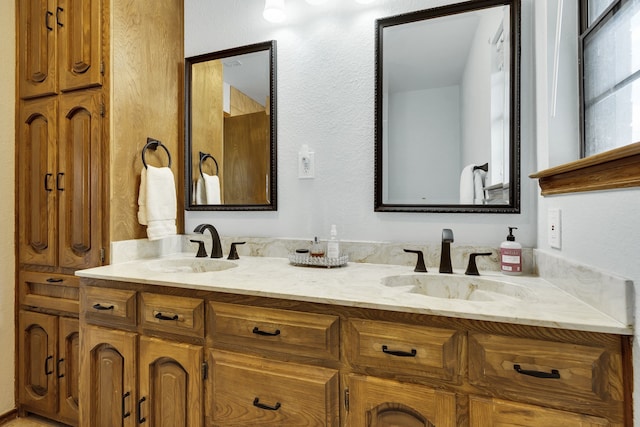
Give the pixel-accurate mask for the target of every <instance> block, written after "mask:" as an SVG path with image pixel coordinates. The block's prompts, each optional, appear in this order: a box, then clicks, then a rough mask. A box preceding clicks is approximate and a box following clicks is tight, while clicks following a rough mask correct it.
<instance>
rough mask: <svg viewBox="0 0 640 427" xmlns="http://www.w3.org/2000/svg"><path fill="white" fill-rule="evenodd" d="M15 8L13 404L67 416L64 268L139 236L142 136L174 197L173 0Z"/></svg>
mask: <svg viewBox="0 0 640 427" xmlns="http://www.w3.org/2000/svg"><path fill="white" fill-rule="evenodd" d="M16 6H17V7H16V11H17V34H16V36H17V37H16V39H17V56H18V58H17V79H18V82H17V87H18V99H19V100H18V102H17V105H16V108H17V112H16V117H17V123H16V139H17V140H16V144H17V147H16V153H17V154H16V182H17V189H16V194H17V196H16V199H17V200H16V206H17V209H18V212H17V230H16V238H17V242H16V246H17V256H16V258H17V260H18V266H17V271H18V273H17V281H16V286H17V292H16V294H17V295H18V307H19V314H18V332H17V335H18V346H17V347H18V352H19V356H18V357H17V360H18V362H17V366H16V377H17V381H16V382H17V387H18V390H17V398H18V405H19V410H20V412H22V413H27V412H33V413H37V414H39V415H42V416H45V417H48V418H50V419H54V420H57V421H60V422H64V423H67V424H70V425H78V424H79V405H81V402H79V395H80V391H79V371H80V366H79V365H80V356H79V355H80V341H81V332H80V330H79V326H78V316H79V312H78V298H79V293H78V283H79V281H78V279H77V278H76V277H75V276H74V275H73V274H74V272H75V271H76V270H78V269H83V268H89V267H95V266H98V265H102V264H104V263H108V262H109V244H110V242H113V241H118V240H128V239H136V238H142V237H145V230H144V228H142V227H141V226H140V225H139V224H138V223H137V219H136V211H137V192H138V185H139V176H140V169H141V167H142V163H141V161H140V150H141V149H142V147H143V146H144V143H145V142H146V137H147V136H151V137H154V138H156V139H159V140H161V141H162V142H163V144H165V145H166V146H167V147H168V148H169V150H170V152H171V154H172V156H173V162H172V163H173V165H174V166H173V168H174V171H173V172H174V175H175V176H176V191H177V192H178V193H179V194H178V200H182V197H181V194H180V192H181V191H182V190H181V188H182V183H181V178H180V177H181V174H180V173H178V170H179V169H178V168H179V165H180V164H181V161H182V134H183V132H182V118H183V117H182V99H183V96H182V95H183V69H184V66H183V63H184V48H183V44H184V37H183V20H184V17H183V1H182V0H162V1H161V2H153V4H150V3H149V2H130V1H125V0H16ZM154 157H155V156H153V155H152V156H150V157H149V156H147V159H148V160H150V163H151V164H155V162H158V163H162V162H163V161H165V162H166V159H162V158H161V157H160V156H159V157H158V158H157V159H156V158H154ZM178 226H179V228H180V226H181V224H180V223H179V224H178Z"/></svg>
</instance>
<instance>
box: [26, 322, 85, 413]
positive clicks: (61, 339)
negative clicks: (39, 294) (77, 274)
mask: <svg viewBox="0 0 640 427" xmlns="http://www.w3.org/2000/svg"><path fill="white" fill-rule="evenodd" d="M18 336H19V351H20V355H21V358H20V360H19V361H18V371H19V374H18V383H19V386H18V388H19V399H20V402H21V404H22V406H23V409H25V410H29V411H32V412H35V413H38V414H40V415H43V416H47V417H51V418H55V419H57V420H60V421H63V422H65V423H68V424H73V425H76V424H77V419H78V402H79V386H78V377H79V366H80V362H79V357H80V348H79V342H80V339H79V324H78V319H72V318H67V317H59V316H53V315H49V314H43V313H36V312H30V311H24V310H21V311H20V314H19V333H18Z"/></svg>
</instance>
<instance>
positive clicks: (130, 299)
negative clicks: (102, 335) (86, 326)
mask: <svg viewBox="0 0 640 427" xmlns="http://www.w3.org/2000/svg"><path fill="white" fill-rule="evenodd" d="M81 298H82V310H83V312H84V314H85V319H86V321H87V322H89V323H95V324H98V325H104V326H135V325H136V292H135V291H130V290H124V289H111V288H98V287H94V286H86V287H84V288H83V289H82V293H81Z"/></svg>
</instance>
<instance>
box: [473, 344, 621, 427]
mask: <svg viewBox="0 0 640 427" xmlns="http://www.w3.org/2000/svg"><path fill="white" fill-rule="evenodd" d="M516 365H518V366H519V367H520V369H522V370H524V371H526V372H530V373H527V374H523V373H521V372H517V370H516ZM554 371H556V373H557V375H556V376H555V377H545V376H540V375H535V373H544V374H553V372H554ZM621 372H622V370H621V360H620V355H619V354H612V353H610V352H609V351H607V350H606V349H604V348H602V347H598V346H580V345H575V344H565V343H557V342H544V341H538V340H528V339H522V338H516V337H508V336H496V335H489V334H473V333H472V334H470V335H469V381H470V383H472V384H474V385H476V386H479V387H482V388H486V389H488V390H491V391H492V392H493V393H495V394H496V395H498V396H500V397H504V398H508V399H512V400H516V401H525V402H531V403H535V404H540V405H544V406H550V407H557V408H561V409H563V408H574V410H576V411H580V412H587V413H589V412H590V411H592V410H593V408H600V409H601V410H602V411H609V416H608V418H609V419H613V420H615V419H621V418H622V410H623V407H622V401H623V399H624V390H623V381H622V377H621V375H620V373H621Z"/></svg>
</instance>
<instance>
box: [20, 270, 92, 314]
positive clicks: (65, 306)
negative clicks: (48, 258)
mask: <svg viewBox="0 0 640 427" xmlns="http://www.w3.org/2000/svg"><path fill="white" fill-rule="evenodd" d="M19 277H20V304H22V305H27V306H31V307H39V308H48V309H51V310H59V311H66V312H69V313H76V314H77V313H79V302H78V300H79V293H80V292H79V289H78V284H79V283H80V278H79V277H75V276H67V275H65V274H49V273H36V272H33V271H20V276H19Z"/></svg>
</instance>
